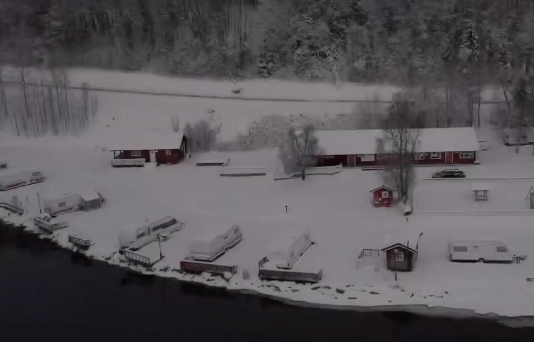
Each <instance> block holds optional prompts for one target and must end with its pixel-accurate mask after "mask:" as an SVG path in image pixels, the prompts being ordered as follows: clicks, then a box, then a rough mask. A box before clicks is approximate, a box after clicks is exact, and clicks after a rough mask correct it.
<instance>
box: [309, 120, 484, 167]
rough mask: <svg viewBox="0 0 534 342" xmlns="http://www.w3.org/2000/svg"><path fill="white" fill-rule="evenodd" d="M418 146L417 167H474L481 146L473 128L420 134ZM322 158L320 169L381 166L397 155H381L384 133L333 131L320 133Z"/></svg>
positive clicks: (376, 131)
mask: <svg viewBox="0 0 534 342" xmlns="http://www.w3.org/2000/svg"><path fill="white" fill-rule="evenodd" d="M418 131H419V133H418V144H417V148H416V151H417V153H414V155H412V156H411V158H412V161H413V163H414V164H420V165H432V164H473V163H475V161H476V157H477V152H478V151H480V144H479V142H478V138H477V135H476V132H475V130H474V129H473V128H472V127H452V128H424V129H419V130H418ZM315 134H316V137H317V138H318V139H319V146H320V149H321V151H322V154H321V155H318V156H316V160H317V166H335V165H339V164H342V165H343V166H345V167H355V166H379V165H384V164H386V163H388V162H389V161H390V160H391V159H394V158H397V156H396V155H393V154H387V153H383V154H381V153H377V151H376V149H377V148H376V147H377V140H378V139H383V138H384V132H383V131H382V130H374V129H362V130H339V131H337V130H330V131H316V132H315Z"/></svg>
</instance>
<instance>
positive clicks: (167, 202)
mask: <svg viewBox="0 0 534 342" xmlns="http://www.w3.org/2000/svg"><path fill="white" fill-rule="evenodd" d="M86 76H87V77H95V79H94V80H92V79H91V80H88V81H90V82H94V83H97V84H99V85H102V86H103V85H104V84H105V82H115V83H116V84H117V85H119V84H121V85H124V84H135V82H134V81H133V80H130V78H129V77H134V76H129V75H128V76H121V77H123V78H120V77H119V76H118V75H114V74H112V73H110V74H102V76H101V78H98V77H97V76H98V73H94V74H92V73H89V74H88V75H86ZM142 76H143V77H141V76H135V77H137V78H140V80H143V79H144V78H145V77H147V79H148V80H151V79H152V78H155V77H156V76H146V75H142ZM140 82H142V81H140ZM145 82H147V83H152V81H150V82H149V81H145ZM154 82H156V81H154ZM162 82H163V81H162ZM191 82H192V83H191V84H196V83H195V82H196V81H195V82H193V81H191ZM198 82H206V81H198ZM258 82H259V81H258ZM260 83H261V82H260ZM262 84H264V83H262ZM138 86H141V85H138ZM147 86H148V85H147ZM151 86H152V85H151ZM158 87H161V88H165V87H170V85H167V84H165V83H161V84H159V85H158ZM214 87H215V86H214ZM276 87H278V84H277V85H276ZM276 87H275V88H276ZM267 88H268V87H266V89H267ZM195 89H196V88H195ZM167 90H168V89H167ZM176 91H178V90H176ZM195 91H196V90H195ZM198 91H199V92H200V90H198ZM272 91H273V92H275V91H279V90H278V89H276V90H272ZM308 91H310V90H308ZM287 92H289V90H287ZM308 94H309V93H308ZM318 94H325V93H324V92H323V93H320V92H319V93H318ZM326 95H327V94H326ZM326 95H325V96H326ZM339 96H345V95H342V94H341V95H339ZM211 101H218V102H216V103H215V102H213V103H212V102H211ZM99 102H100V112H99V115H98V117H97V118H96V121H95V122H94V123H93V124H92V126H91V127H90V129H89V130H88V131H87V132H85V133H83V134H81V135H80V136H79V137H44V138H39V139H26V138H16V137H13V136H12V135H11V134H8V133H5V134H4V133H3V134H2V137H0V157H1V158H0V159H2V160H5V161H7V162H8V165H9V167H10V168H14V167H34V166H35V167H39V168H40V169H41V170H42V171H43V172H44V174H45V176H47V180H46V181H45V182H44V183H42V184H36V185H32V186H29V187H24V188H20V189H17V190H11V191H8V192H4V193H0V198H2V199H5V200H7V201H10V200H11V197H12V196H13V195H17V196H18V197H19V200H20V201H21V202H22V203H23V206H24V208H25V209H26V210H28V211H29V213H28V214H27V215H25V216H23V217H18V216H14V215H11V216H9V217H8V218H7V219H8V220H9V221H12V222H15V223H25V224H27V225H28V227H29V228H32V229H33V224H31V223H30V221H31V218H32V216H33V215H35V214H37V213H39V205H38V202H37V198H38V195H37V194H39V197H40V198H41V200H42V199H44V198H46V197H48V196H49V195H52V194H57V193H58V192H66V191H71V192H76V191H82V190H84V189H95V190H97V191H99V192H101V193H102V194H103V195H104V196H105V197H106V199H107V203H106V206H105V207H103V208H102V209H99V210H95V211H92V212H77V213H72V214H67V215H65V216H62V218H64V219H67V220H68V221H69V223H70V226H69V227H68V228H66V229H64V230H61V231H58V232H56V233H55V236H56V238H57V240H58V241H59V242H60V243H62V244H65V245H66V239H67V235H68V234H70V233H73V232H81V233H82V234H83V236H84V237H87V238H89V239H91V240H92V242H93V243H95V245H94V246H92V247H91V249H90V250H89V253H90V254H92V255H94V256H97V257H104V258H105V257H109V256H111V255H113V254H114V253H115V252H116V251H117V250H118V232H119V230H121V229H122V228H123V227H127V226H129V227H131V226H133V227H140V226H142V225H143V224H144V223H145V221H146V220H147V219H148V220H154V219H158V218H160V217H163V216H167V215H175V216H176V217H178V218H179V219H180V220H181V221H184V222H185V228H184V229H183V230H182V231H180V232H177V233H174V234H173V235H172V236H171V237H170V239H169V240H168V241H165V242H163V243H162V249H163V254H164V255H165V258H164V259H163V260H162V261H160V262H158V263H157V264H156V266H155V268H156V273H157V274H159V275H162V276H169V277H176V278H179V279H183V280H190V281H198V282H202V283H205V284H211V285H218V286H225V287H228V288H230V289H239V290H253V291H257V292H260V293H263V294H266V295H272V296H276V297H280V298H285V299H290V300H294V301H303V302H311V303H314V304H324V305H335V306H342V307H346V306H360V307H363V306H381V305H386V306H387V305H389V306H391V305H395V306H398V305H417V304H420V305H428V306H432V307H449V308H465V309H471V310H474V311H476V312H478V313H490V312H493V313H497V314H499V315H503V316H523V315H533V314H534V285H532V284H533V283H529V282H527V281H526V280H525V278H527V277H534V261H533V260H532V259H533V258H534V244H533V243H532V241H534V230H533V229H532V217H531V216H530V215H529V216H522V215H510V214H507V215H506V216H504V215H503V216H499V215H497V216H476V217H462V216H447V215H417V210H416V215H415V216H413V217H411V218H410V219H409V221H408V222H407V221H406V220H405V218H404V217H403V216H402V215H401V211H400V209H399V208H381V209H375V208H373V207H372V205H371V194H370V193H369V190H371V189H373V188H375V187H377V186H379V185H381V184H382V182H381V179H380V176H379V174H378V173H377V172H373V171H362V170H359V169H345V170H343V171H342V172H341V173H339V174H336V175H332V176H309V177H307V178H306V180H305V181H302V180H300V179H292V180H283V181H274V180H273V177H272V171H275V170H276V169H277V168H278V167H279V164H278V160H277V152H276V151H275V150H261V151H254V152H219V153H209V154H206V155H193V157H192V158H190V159H186V160H185V161H184V162H183V163H181V164H178V165H174V166H161V167H158V168H140V169H114V168H112V167H111V165H110V160H111V157H112V156H111V153H110V152H107V151H106V148H107V147H108V145H109V144H110V143H112V142H113V141H115V140H114V139H116V138H117V137H120V136H121V135H122V134H129V135H140V134H153V133H157V132H165V131H168V130H170V128H169V126H170V119H171V118H172V117H174V116H176V115H178V116H180V119H181V120H182V123H184V122H188V121H194V120H195V119H196V118H198V117H199V116H204V115H207V114H206V112H207V110H208V109H215V114H217V115H216V118H217V120H220V122H222V123H223V126H222V132H221V134H222V135H223V137H224V138H227V139H232V138H235V136H236V135H237V134H239V133H243V132H244V131H246V129H248V127H249V125H250V124H251V123H252V122H254V121H255V120H258V119H261V118H262V117H265V116H268V115H272V114H275V115H281V116H286V117H288V116H290V115H299V113H305V114H306V115H316V116H317V117H322V116H323V115H324V114H325V113H331V114H332V115H335V114H339V113H340V112H344V111H345V112H348V111H350V109H351V108H352V106H353V105H352V104H338V103H329V104H318V103H313V104H306V103H296V102H295V103H276V102H272V103H264V102H253V101H250V102H249V101H228V100H206V99H184V98H166V97H148V96H140V95H131V94H104V95H100V96H99ZM343 106H346V107H343ZM479 138H482V139H486V140H487V141H488V145H489V150H488V151H486V152H482V153H481V154H480V155H479V160H480V161H481V165H478V166H465V167H459V168H461V169H463V170H464V171H465V172H466V174H467V176H468V177H473V178H475V177H486V178H488V177H501V178H502V177H529V176H531V175H533V174H532V173H531V169H532V164H533V163H534V157H533V156H532V150H531V147H526V148H521V149H520V150H519V151H518V153H516V150H515V148H513V147H512V148H507V147H504V146H501V144H500V143H499V141H498V137H496V136H495V134H494V132H493V131H492V130H491V129H485V128H483V129H481V130H480V137H479ZM228 158H230V159H231V165H230V166H231V167H264V168H267V169H268V174H267V176H260V177H250V178H248V177H243V178H241V177H238V178H234V177H221V176H219V168H218V167H197V166H196V165H195V164H196V162H197V161H201V160H227V159H228ZM436 169H439V167H421V168H417V190H416V209H421V208H423V209H424V208H427V210H435V208H439V209H442V210H456V208H461V209H459V210H469V209H465V208H466V207H467V206H477V205H484V206H488V208H489V210H495V209H506V208H511V207H514V208H516V207H520V206H521V205H523V208H524V205H525V202H524V198H525V197H526V195H527V192H528V190H529V189H530V185H531V183H532V185H534V180H533V181H532V182H530V181H528V180H500V181H492V182H493V183H494V185H493V186H494V187H493V189H492V190H490V200H489V201H488V202H487V203H482V204H480V203H479V204H477V203H474V201H473V200H472V193H471V191H470V186H469V185H468V184H469V183H470V181H469V180H463V181H460V180H458V181H456V180H445V181H432V180H428V181H427V180H423V179H424V178H429V177H430V176H431V173H432V172H433V171H435V170H436ZM285 206H288V208H289V210H288V212H287V213H286V211H285ZM428 208H430V209H428ZM0 210H2V209H0ZM5 215H7V214H6V212H4V211H2V216H4V217H5ZM234 224H239V225H240V227H241V229H242V231H243V241H242V242H241V243H239V244H238V245H237V246H235V247H234V248H232V249H231V250H230V252H229V253H228V254H226V255H224V256H223V257H221V259H220V260H218V262H221V263H224V264H236V265H238V267H239V269H240V272H239V273H238V274H237V275H235V276H234V277H233V278H232V279H231V280H230V281H229V282H226V281H224V280H222V279H220V278H211V277H208V276H192V275H181V274H180V273H177V272H175V271H172V269H175V268H178V267H179V262H180V260H181V259H182V258H184V257H185V256H186V255H187V244H188V242H189V240H190V239H191V238H192V237H193V236H195V235H198V234H202V233H205V232H208V231H209V230H210V229H212V228H213V229H214V228H217V227H221V226H223V227H230V226H231V225H234ZM287 227H292V228H293V227H294V228H307V229H309V230H310V231H311V234H312V237H313V239H314V240H315V241H316V242H317V245H316V246H314V250H313V253H310V254H309V255H307V254H304V256H303V258H304V259H303V260H302V261H303V263H306V264H309V263H311V264H313V265H314V266H316V267H318V268H321V269H322V270H323V275H324V276H323V280H322V281H321V283H319V284H317V285H297V284H294V283H290V282H287V283H282V282H260V281H259V280H258V278H257V270H258V261H259V260H260V259H261V258H263V257H264V256H265V255H266V252H267V250H266V249H267V245H268V244H269V243H270V242H271V241H273V239H275V238H276V237H277V236H278V235H279V234H280V233H281V232H282V231H284V229H286V228H287ZM406 230H411V231H420V232H423V236H422V238H421V242H420V254H419V260H418V262H417V265H416V267H415V270H414V271H413V272H410V273H402V274H399V275H398V277H399V278H398V281H397V282H395V281H394V276H393V274H392V273H391V272H388V271H386V270H385V269H384V267H383V263H382V262H381V261H380V260H366V262H365V264H366V265H367V266H366V267H363V268H361V269H357V263H356V260H357V258H358V255H359V254H360V252H361V250H362V249H364V248H372V249H379V248H381V247H383V241H384V239H385V237H386V236H387V235H391V234H396V233H404V232H405V231H406ZM466 238H478V239H490V238H493V239H500V240H503V241H505V242H507V243H508V244H509V246H510V248H511V249H512V250H513V251H517V252H518V253H521V254H526V255H527V256H528V258H527V260H526V261H525V262H523V263H521V264H519V265H516V264H512V265H490V264H455V263H451V262H449V261H448V258H447V256H448V252H447V244H448V242H449V241H451V240H452V239H466ZM140 253H141V254H145V255H146V256H148V257H150V258H151V259H154V258H157V257H158V255H159V248H158V246H157V244H152V245H149V246H147V247H145V248H143V249H141V250H140ZM111 260H112V261H116V260H117V255H115V257H114V258H112V259H111ZM167 266H169V268H168V269H169V270H167ZM165 270H167V271H165ZM242 270H248V271H249V272H250V275H251V277H250V279H248V280H244V279H243V278H242V273H241V271H242Z"/></svg>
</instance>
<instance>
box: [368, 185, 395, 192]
mask: <svg viewBox="0 0 534 342" xmlns="http://www.w3.org/2000/svg"><path fill="white" fill-rule="evenodd" d="M381 189H383V190H389V191H393V192H397V190H395V189H392V188H390V187H388V186H385V185H380V186H379V187H378V188H374V189H373V190H371V191H369V192H375V191H376V190H381Z"/></svg>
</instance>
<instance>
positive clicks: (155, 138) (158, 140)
mask: <svg viewBox="0 0 534 342" xmlns="http://www.w3.org/2000/svg"><path fill="white" fill-rule="evenodd" d="M183 137H184V134H183V132H178V133H159V132H153V133H141V134H139V133H131V134H127V135H126V134H117V135H114V136H113V137H111V138H110V139H107V140H110V141H108V142H107V146H108V150H110V151H132V150H139V151H142V150H173V149H179V148H180V146H181V145H182V140H183Z"/></svg>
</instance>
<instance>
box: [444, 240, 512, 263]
mask: <svg viewBox="0 0 534 342" xmlns="http://www.w3.org/2000/svg"><path fill="white" fill-rule="evenodd" d="M449 253H450V259H451V261H472V262H501V263H505V262H506V263H511V262H512V261H513V256H514V255H513V254H512V253H511V252H510V249H509V248H508V246H507V245H506V244H505V243H504V242H501V241H494V240H469V241H466V240H465V241H454V242H452V243H451V244H449Z"/></svg>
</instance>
